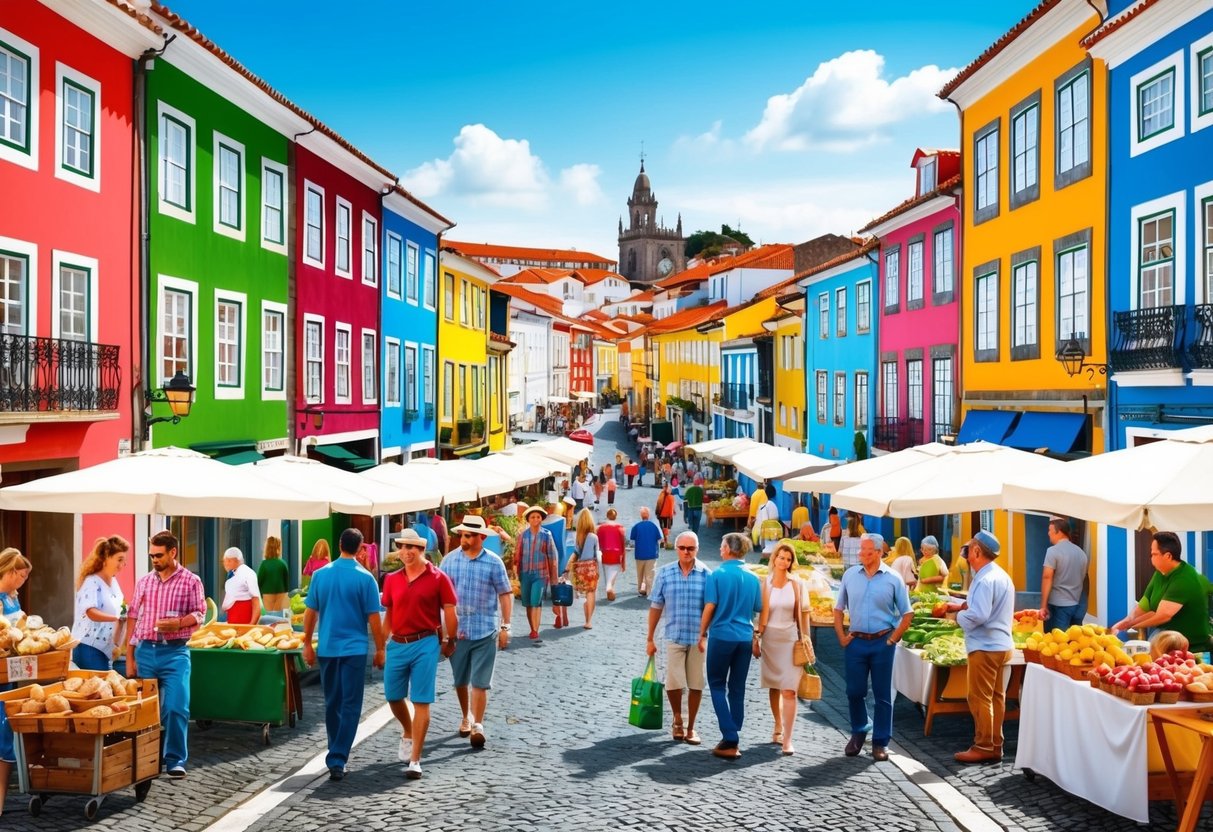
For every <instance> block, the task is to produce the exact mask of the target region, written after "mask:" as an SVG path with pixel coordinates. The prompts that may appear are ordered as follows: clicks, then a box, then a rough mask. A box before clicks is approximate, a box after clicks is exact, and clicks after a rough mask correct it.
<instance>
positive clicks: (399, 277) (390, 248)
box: [383, 231, 404, 300]
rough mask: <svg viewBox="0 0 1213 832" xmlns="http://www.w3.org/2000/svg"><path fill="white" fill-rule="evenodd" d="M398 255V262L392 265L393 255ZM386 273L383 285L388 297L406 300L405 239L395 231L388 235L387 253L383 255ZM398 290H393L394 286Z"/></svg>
mask: <svg viewBox="0 0 1213 832" xmlns="http://www.w3.org/2000/svg"><path fill="white" fill-rule="evenodd" d="M393 252H395V254H396V262H395V264H393V263H392V254H393ZM383 260H384V272H383V281H384V283H383V285H384V288H385V289H386V290H387V296H388V297H389V298H392V299H394V300H404V238H403V237H401V236H400V235H399V234H397V233H396V232H395V231H389V232H388V233H387V251H385V252H384V255H383ZM393 283H395V284H396V288H395V289H393V288H392V284H393Z"/></svg>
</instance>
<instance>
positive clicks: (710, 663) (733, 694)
mask: <svg viewBox="0 0 1213 832" xmlns="http://www.w3.org/2000/svg"><path fill="white" fill-rule="evenodd" d="M752 649H753V648H752V647H751V643H750V642H748V641H722V640H721V639H718V638H709V639H708V652H707V675H708V689H709V690H710V691H711V693H712V708H713V709H714V710H715V711H716V721H717V722H719V723H720V736H721V738H722V739H723V740H724V742H723V745H724V747H725V748H736V747H737V743H738V740H740V739H741V726H742V723H743V722H745V682H746V675H747V674H748V673H749V672H750V658H751V657H752V655H753V654H752V653H751V652H750V651H751V650H752ZM891 669H892V668H891V667H890V670H891Z"/></svg>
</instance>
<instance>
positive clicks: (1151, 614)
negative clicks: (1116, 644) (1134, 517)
mask: <svg viewBox="0 0 1213 832" xmlns="http://www.w3.org/2000/svg"><path fill="white" fill-rule="evenodd" d="M1180 553H1181V547H1180V543H1179V536H1178V535H1176V534H1175V533H1174V532H1155V533H1154V537H1153V539H1152V540H1151V541H1150V563H1152V564H1153V565H1154V569H1155V570H1157V571H1155V573H1154V577H1152V578H1150V583H1148V584H1146V591H1145V594H1144V595H1143V596H1142V598H1141V600H1140V601H1138V602H1137V606H1136V607H1134V608H1133V610H1132V611H1131V612H1130V613H1129V614H1128V615H1127V616H1125V617H1124V618H1123V619H1121V620H1120V621H1117V622H1116V623H1115V624H1114V625H1112V632H1119V631H1120V630H1132V629H1136V628H1139V627H1140V628H1143V629H1157V628H1162V627H1165V628H1166V629H1168V630H1175V631H1176V632H1178V633H1181V634H1182V635H1183V636H1184V637H1186V638H1187V639H1188V645H1189V647H1188V649H1189V650H1191V651H1192V652H1193V653H1203V652H1205V651H1206V650H1208V649H1209V596H1208V595H1207V594H1206V589H1205V584H1204V581H1202V580H1201V577H1202V576H1201V575H1200V573H1198V572H1197V571H1196V570H1195V569H1193V568H1192V566H1191V565H1190V564H1187V563H1184V561H1183V559H1182V558H1181V556H1180Z"/></svg>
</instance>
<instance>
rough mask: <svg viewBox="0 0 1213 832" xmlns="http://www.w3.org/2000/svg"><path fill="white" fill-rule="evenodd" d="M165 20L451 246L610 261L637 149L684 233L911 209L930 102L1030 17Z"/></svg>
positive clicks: (929, 127) (819, 222) (261, 13)
mask: <svg viewBox="0 0 1213 832" xmlns="http://www.w3.org/2000/svg"><path fill="white" fill-rule="evenodd" d="M169 5H170V7H171V8H172V9H173V10H174V11H177V12H179V13H180V14H181V15H182V16H184V17H185V18H186V19H187V20H189V21H190V22H191V23H193V24H194V25H195V26H197V27H198V28H199V29H201V30H202V31H203V32H204V33H205V34H206V35H207V36H208V37H210V38H212V39H213V40H215V41H216V42H217V43H219V44H220V45H221V46H222V47H223V48H224V49H226V50H227V51H228V52H230V53H232V54H233V55H235V56H236V57H237V58H238V59H239V60H240V61H241V62H242V63H244V64H245V65H246V66H248V67H249V68H250V69H251V70H252V71H253V72H256V73H257V74H259V75H261V76H262V77H263V78H265V79H266V80H267V81H269V83H271V84H272V85H273V86H275V87H276V88H277V89H278V90H280V91H281V92H282V93H284V94H285V95H287V96H288V97H289V98H291V99H292V100H293V101H295V103H297V104H299V105H300V106H302V107H303V108H305V109H307V110H308V111H309V112H311V113H312V114H313V115H315V116H317V117H318V118H320V119H321V120H323V121H324V122H325V123H327V124H328V125H329V126H331V127H333V128H334V129H335V130H337V131H338V132H339V133H341V134H342V135H343V136H345V137H346V138H347V139H348V140H350V141H351V142H353V143H354V144H355V145H356V146H358V147H359V148H360V149H361V150H363V151H364V152H366V153H367V154H368V155H370V156H371V157H372V158H374V159H375V160H376V161H377V162H379V163H380V164H381V165H383V166H384V167H386V168H388V169H389V170H392V171H394V172H396V173H398V174H400V175H401V177H402V180H403V182H404V184H405V185H406V187H409V188H410V189H412V190H413V191H414V193H416V194H417V195H418V196H420V197H422V198H423V199H425V200H426V201H427V202H429V203H430V204H431V205H433V207H434V208H436V209H437V210H438V211H440V212H441V213H442V214H444V215H446V216H447V217H450V218H451V219H453V220H454V221H455V222H456V223H457V224H458V227H457V228H456V229H455V230H454V231H453V232H451V234H450V236H451V237H452V238H455V239H464V240H475V241H478V242H486V241H487V242H497V243H507V244H517V245H547V246H556V247H573V248H582V249H589V250H591V251H595V252H597V253H599V254H603V255H605V256H608V257H611V258H614V257H616V256H618V247H617V245H616V241H615V235H616V223H617V220H618V218H619V215H620V214H621V213H622V212H623V210H624V207H625V202H626V200H627V197H628V196H629V195H630V193H631V189H632V183H633V181H634V180H635V177H636V173H637V170H638V166H639V153H640V149H641V142H643V144H644V151H645V154H646V158H647V161H646V168H647V170H648V172H649V174H650V177H651V179H652V182H653V188H654V190H655V191H656V193H657V197H658V199H659V201H660V206H659V213H660V214H661V215H663V216H664V218H665V221H666V223H667V224H669V225H673V224H674V220H675V218H676V216H677V214H678V213H679V212H681V213H682V218H683V228H684V230H686V231H687V232H688V233H689V232H690V231H693V230H696V229H700V228H718V227H719V225H720V224H721V223H722V222H724V223H729V224H730V225H733V226H734V227H736V226H737V224H738V223H740V227H741V228H742V229H744V230H745V231H747V232H748V233H749V234H750V235H751V236H752V237H753V238H754V239H755V240H757V241H761V242H791V243H795V242H801V241H804V240H807V239H810V238H812V237H814V236H816V235H818V234H821V233H825V232H834V233H844V234H845V233H851V232H853V231H855V230H856V229H858V228H859V227H861V226H863V225H864V224H866V222H867V221H868V220H870V219H872V218H873V217H875V216H878V215H879V214H881V213H883V212H884V211H886V210H887V209H888V208H890V207H892V206H893V205H895V204H897V203H898V202H900V201H901V200H903V199H905V198H906V197H908V196H910V195H911V194H912V189H913V180H912V176H911V174H910V171H909V162H910V157H911V156H912V154H913V152H914V149H915V148H916V147H920V146H922V147H955V146H956V143H957V136H958V125H957V118H956V114H955V110H954V109H953V108H952V106H951V105H950V104H946V103H944V102H940V101H938V99H936V98H935V95H934V93H935V92H936V91H937V90H938V89H939V87H940V86H941V85H942V83H943V81H945V80H947V78H948V77H950V75H951V73H952V72H954V71H955V70H956V69H958V68H960V67H963V66H965V65H966V64H967V63H969V62H970V61H972V60H973V59H974V58H976V57H977V55H978V54H980V53H981V51H982V50H984V49H985V48H986V47H987V46H989V44H990V43H992V42H993V41H994V40H995V39H996V38H997V37H998V36H1000V35H1001V34H1002V33H1003V32H1005V31H1006V30H1007V29H1008V28H1010V26H1012V25H1013V24H1014V23H1015V22H1016V21H1017V20H1019V19H1020V18H1021V17H1023V16H1024V15H1025V14H1026V13H1027V12H1028V11H1029V10H1030V9H1031V8H1032V6H1033V5H1034V3H1032V2H1030V1H1029V0H988V1H987V2H983V3H973V2H967V0H953V2H935V3H929V2H928V3H905V2H892V1H891V0H869V2H865V3H846V2H841V3H840V2H819V0H801V1H800V2H765V3H757V4H755V5H754V6H749V5H746V4H740V5H739V4H736V3H732V4H727V5H726V4H721V3H715V2H696V3H683V2H668V3H654V2H648V3H639V2H631V0H626V2H616V3H613V4H610V5H609V6H608V5H605V4H594V3H573V2H565V0H557V2H547V3H540V2H534V0H515V2H509V3H501V2H494V3H487V2H480V0H465V2H462V3H459V4H448V3H437V2H431V0H425V2H413V1H412V0H409V1H408V2H390V1H389V0H363V2H359V3H345V4H336V3H331V4H330V3H324V4H321V3H319V2H316V0H257V2H256V3H253V4H250V3H249V2H247V0H245V2H234V0H169ZM254 9H255V12H252V13H251V12H250V10H254ZM334 11H336V13H335V14H334V13H333V12H334ZM170 51H171V50H170ZM170 57H171V56H170Z"/></svg>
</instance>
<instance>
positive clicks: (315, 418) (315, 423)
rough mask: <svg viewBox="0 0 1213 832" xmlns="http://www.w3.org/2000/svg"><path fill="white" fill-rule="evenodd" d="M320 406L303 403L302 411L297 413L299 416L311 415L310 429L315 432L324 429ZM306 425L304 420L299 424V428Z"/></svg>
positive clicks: (313, 403) (316, 403) (312, 403)
mask: <svg viewBox="0 0 1213 832" xmlns="http://www.w3.org/2000/svg"><path fill="white" fill-rule="evenodd" d="M320 404H321V403H320V402H304V407H303V409H302V410H300V411H299V413H300V415H303V416H306V415H309V414H310V415H311V417H312V427H313V428H314V429H315V430H323V429H324V411H323V410H321V409H320V408H319V406H318V405H320ZM306 424H307V420H306V419H304V420H302V421H301V422H300V423H299V427H304V426H305V425H306Z"/></svg>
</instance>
